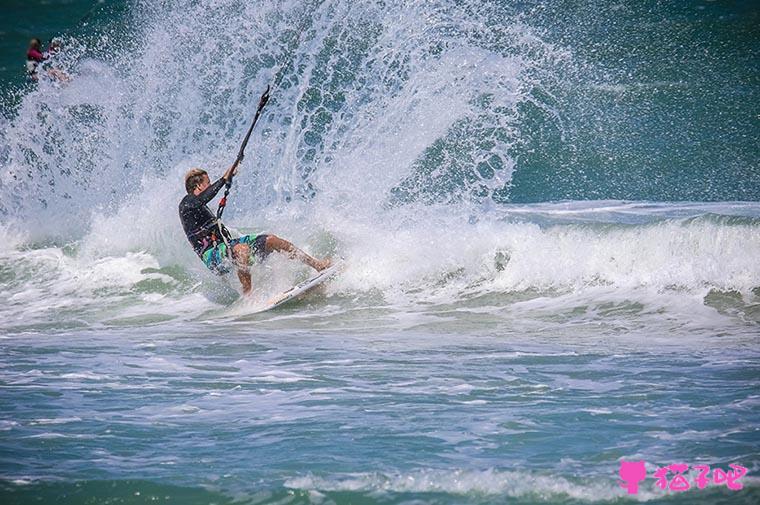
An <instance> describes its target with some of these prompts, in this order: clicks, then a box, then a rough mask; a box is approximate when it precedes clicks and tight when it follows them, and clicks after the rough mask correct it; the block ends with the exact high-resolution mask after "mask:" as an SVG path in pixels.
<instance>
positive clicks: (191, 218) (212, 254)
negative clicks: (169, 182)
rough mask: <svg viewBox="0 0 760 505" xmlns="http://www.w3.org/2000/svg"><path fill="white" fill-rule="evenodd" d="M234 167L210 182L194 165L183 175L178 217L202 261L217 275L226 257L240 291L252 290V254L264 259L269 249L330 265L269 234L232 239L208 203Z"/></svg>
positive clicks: (222, 270) (222, 271)
mask: <svg viewBox="0 0 760 505" xmlns="http://www.w3.org/2000/svg"><path fill="white" fill-rule="evenodd" d="M236 168H237V162H236V163H235V164H233V165H232V166H231V167H230V168H229V169H228V170H227V171H226V172H225V174H224V175H223V176H222V177H221V178H220V179H219V180H217V181H216V182H214V183H213V184H211V180H210V179H209V176H208V173H207V172H206V171H205V170H202V169H200V168H193V169H192V170H190V171H189V172H187V174H186V175H185V190H186V191H187V195H185V197H184V198H182V201H181V202H180V204H179V217H180V220H181V221H182V227H183V228H184V230H185V235H187V239H188V240H189V241H190V244H191V245H192V246H193V249H194V250H195V253H196V254H197V255H198V256H199V257H200V258H201V260H202V261H203V263H204V264H205V265H206V266H207V267H208V268H209V269H210V270H211V271H212V272H214V273H216V274H218V275H222V274H226V273H228V272H229V271H230V270H229V264H228V261H227V260H228V259H230V260H231V262H232V265H233V266H234V267H235V269H236V270H237V275H238V279H240V284H241V285H242V286H243V293H244V294H250V292H251V272H250V268H249V267H250V265H251V261H252V259H253V258H254V257H258V258H259V259H262V260H263V259H264V258H266V256H267V255H268V254H269V253H271V252H272V251H278V252H284V253H286V254H287V255H288V256H289V257H290V258H294V259H299V260H301V261H302V262H304V263H305V264H307V265H309V266H310V267H312V268H313V269H315V270H317V271H321V270H324V269H325V268H327V267H328V266H330V260H329V259H323V260H318V259H316V258H313V257H311V256H309V255H308V254H306V253H305V252H303V251H302V250H300V249H298V248H297V247H296V246H294V245H293V244H291V243H290V242H288V241H287V240H284V239H281V238H279V237H277V236H275V235H272V234H260V235H243V236H242V237H238V238H232V236H231V235H230V232H229V230H227V228H226V227H225V226H224V225H223V224H222V223H221V222H220V221H219V220H218V219H217V218H216V217H215V216H214V214H213V213H212V212H211V209H209V208H208V206H207V204H208V203H209V202H210V201H211V200H212V199H213V198H214V197H215V196H216V195H217V194H218V193H219V191H220V190H221V189H222V187H224V185H225V184H226V183H227V181H229V180H230V179H231V178H232V177H233V175H235V170H236Z"/></svg>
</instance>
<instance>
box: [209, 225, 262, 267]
mask: <svg viewBox="0 0 760 505" xmlns="http://www.w3.org/2000/svg"><path fill="white" fill-rule="evenodd" d="M266 242H267V235H266V234H262V235H243V236H242V237H238V238H233V239H232V240H230V241H229V248H232V247H233V246H235V245H237V244H248V245H249V246H250V247H251V260H253V259H254V258H258V259H259V260H263V259H264V258H266V257H267V249H266ZM229 252H230V251H228V246H227V244H225V243H223V242H222V243H221V244H218V245H217V246H216V247H211V248H209V249H206V250H205V251H203V254H202V255H201V259H202V260H203V263H204V264H205V265H206V266H207V267H208V268H209V269H210V270H211V271H212V272H214V273H215V274H217V275H223V274H227V273H229V272H231V271H232V270H233V268H234V266H233V265H232V258H231V257H230V254H229Z"/></svg>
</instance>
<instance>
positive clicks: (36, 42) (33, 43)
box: [29, 39, 42, 49]
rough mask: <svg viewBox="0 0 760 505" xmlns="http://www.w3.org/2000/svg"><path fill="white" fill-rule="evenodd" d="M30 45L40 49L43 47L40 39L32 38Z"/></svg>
mask: <svg viewBox="0 0 760 505" xmlns="http://www.w3.org/2000/svg"><path fill="white" fill-rule="evenodd" d="M29 47H31V48H32V49H39V48H40V47H42V42H41V41H40V39H32V40H30V41H29Z"/></svg>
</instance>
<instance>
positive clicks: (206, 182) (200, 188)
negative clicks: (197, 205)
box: [193, 174, 211, 195]
mask: <svg viewBox="0 0 760 505" xmlns="http://www.w3.org/2000/svg"><path fill="white" fill-rule="evenodd" d="M210 185H211V180H210V179H209V178H208V175H207V174H204V175H203V180H202V181H201V183H200V184H199V185H198V186H196V187H195V191H193V193H195V194H196V195H198V194H200V193H203V192H204V191H205V190H206V188H207V187H209V186H210Z"/></svg>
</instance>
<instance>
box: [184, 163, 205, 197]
mask: <svg viewBox="0 0 760 505" xmlns="http://www.w3.org/2000/svg"><path fill="white" fill-rule="evenodd" d="M204 175H208V172H206V171H205V170H203V169H202V168H191V169H190V170H189V171H188V172H187V173H186V174H185V189H186V190H187V194H188V195H189V194H190V193H192V192H193V191H195V188H197V187H198V186H200V184H201V182H203V176H204Z"/></svg>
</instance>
